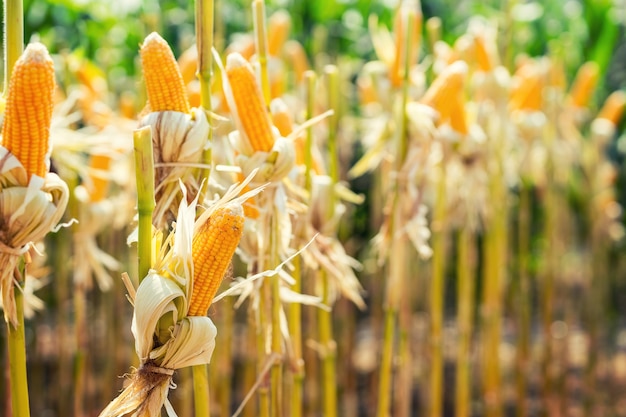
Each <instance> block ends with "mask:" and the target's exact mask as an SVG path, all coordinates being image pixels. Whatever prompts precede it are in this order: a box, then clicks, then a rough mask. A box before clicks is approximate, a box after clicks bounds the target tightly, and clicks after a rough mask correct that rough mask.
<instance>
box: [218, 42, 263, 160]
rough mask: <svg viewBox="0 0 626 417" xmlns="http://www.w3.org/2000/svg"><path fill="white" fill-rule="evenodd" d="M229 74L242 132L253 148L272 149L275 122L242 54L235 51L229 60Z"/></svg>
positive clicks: (227, 63)
mask: <svg viewBox="0 0 626 417" xmlns="http://www.w3.org/2000/svg"><path fill="white" fill-rule="evenodd" d="M226 76H227V77H228V82H229V84H230V88H231V90H232V95H233V100H234V104H235V107H236V108H237V117H238V118H239V121H240V123H241V128H242V129H243V130H244V131H243V132H242V133H243V134H245V136H246V137H247V138H248V141H249V142H250V146H251V147H252V149H254V150H255V151H262V152H269V151H270V150H271V149H272V147H273V146H274V134H273V132H272V122H271V120H270V116H269V112H268V110H267V107H266V106H265V101H264V99H263V94H262V92H261V87H260V86H259V83H258V82H257V79H256V76H255V75H254V71H253V70H252V67H251V66H250V64H249V63H248V61H246V60H245V59H244V57H242V56H241V55H240V54H238V53H232V54H230V55H228V58H227V60H226Z"/></svg>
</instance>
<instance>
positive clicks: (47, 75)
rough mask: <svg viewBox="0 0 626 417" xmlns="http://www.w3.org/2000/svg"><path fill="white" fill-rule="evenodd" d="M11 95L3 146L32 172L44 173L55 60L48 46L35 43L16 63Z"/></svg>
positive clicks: (3, 128)
mask: <svg viewBox="0 0 626 417" xmlns="http://www.w3.org/2000/svg"><path fill="white" fill-rule="evenodd" d="M13 71H14V72H13V75H12V77H11V81H10V84H9V92H8V95H7V103H6V114H5V121H4V126H3V127H2V146H4V147H5V148H6V149H8V150H9V152H11V153H12V154H13V155H15V157H16V158H17V159H18V160H19V161H20V162H21V163H22V165H23V166H24V169H25V170H26V172H27V174H28V176H29V177H30V176H31V175H37V176H39V177H44V176H45V174H46V172H47V171H48V164H49V161H48V157H49V153H50V121H51V119H52V107H53V99H54V88H55V82H54V64H53V62H52V58H50V55H49V54H48V51H47V49H46V47H45V46H43V45H42V44H40V43H32V44H30V45H28V47H26V49H25V50H24V53H23V54H22V56H21V57H20V58H19V59H18V60H17V62H16V63H15V68H14V70H13Z"/></svg>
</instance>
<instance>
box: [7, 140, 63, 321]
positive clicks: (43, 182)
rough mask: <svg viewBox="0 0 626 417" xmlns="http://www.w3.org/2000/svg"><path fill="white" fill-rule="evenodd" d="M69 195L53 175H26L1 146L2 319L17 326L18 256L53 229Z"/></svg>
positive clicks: (60, 181)
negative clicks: (16, 281)
mask: <svg viewBox="0 0 626 417" xmlns="http://www.w3.org/2000/svg"><path fill="white" fill-rule="evenodd" d="M68 198H69V191H68V188H67V185H66V184H65V182H64V181H63V180H61V179H60V178H59V177H58V176H57V175H56V174H52V173H48V174H46V177H45V178H41V177H39V176H37V175H32V176H31V178H30V180H28V174H27V173H26V171H25V170H24V167H23V166H22V164H21V163H20V161H18V159H17V158H16V157H15V156H14V155H12V154H11V153H10V152H9V151H8V150H7V149H6V148H4V147H2V146H0V216H1V220H0V221H1V222H2V227H1V230H0V265H2V271H1V272H0V286H1V290H2V303H3V307H4V319H5V320H6V321H7V322H9V323H11V324H12V325H14V326H17V313H16V310H15V298H14V294H13V283H14V279H13V278H14V276H15V274H16V273H17V270H16V268H17V263H18V261H19V259H20V256H21V255H23V254H24V253H26V252H27V251H28V250H29V249H30V247H31V245H32V244H33V243H34V242H37V241H39V240H41V239H42V238H43V237H44V236H45V235H46V234H47V233H48V232H50V231H52V230H53V229H55V227H56V226H57V223H58V222H59V220H61V217H62V216H63V213H64V212H65V207H66V206H67V201H68Z"/></svg>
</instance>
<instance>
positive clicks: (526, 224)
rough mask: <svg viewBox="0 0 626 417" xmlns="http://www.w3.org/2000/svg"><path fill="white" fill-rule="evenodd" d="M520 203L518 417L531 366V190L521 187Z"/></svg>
mask: <svg viewBox="0 0 626 417" xmlns="http://www.w3.org/2000/svg"><path fill="white" fill-rule="evenodd" d="M519 198H520V200H519V220H518V222H519V225H518V256H517V259H518V263H519V272H518V276H519V297H518V303H519V307H518V315H519V316H518V321H519V336H518V340H517V360H516V366H517V370H516V376H517V377H516V390H517V417H526V416H527V415H528V401H527V398H526V397H527V388H528V378H527V373H528V364H529V363H530V303H531V300H530V277H529V275H528V263H529V260H530V214H531V213H530V211H531V206H530V188H529V187H528V186H525V185H522V188H521V190H520V197H519Z"/></svg>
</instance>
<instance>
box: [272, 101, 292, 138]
mask: <svg viewBox="0 0 626 417" xmlns="http://www.w3.org/2000/svg"><path fill="white" fill-rule="evenodd" d="M270 112H271V113H272V122H273V123H274V126H276V128H277V129H278V131H279V132H280V135H281V136H282V137H284V138H286V137H287V136H289V134H290V133H291V132H293V120H292V118H291V115H290V114H289V108H288V107H287V104H285V102H284V101H282V100H281V99H274V100H272V102H271V103H270Z"/></svg>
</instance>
